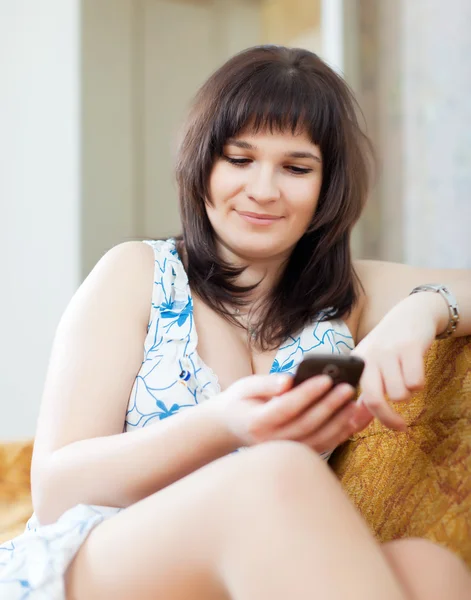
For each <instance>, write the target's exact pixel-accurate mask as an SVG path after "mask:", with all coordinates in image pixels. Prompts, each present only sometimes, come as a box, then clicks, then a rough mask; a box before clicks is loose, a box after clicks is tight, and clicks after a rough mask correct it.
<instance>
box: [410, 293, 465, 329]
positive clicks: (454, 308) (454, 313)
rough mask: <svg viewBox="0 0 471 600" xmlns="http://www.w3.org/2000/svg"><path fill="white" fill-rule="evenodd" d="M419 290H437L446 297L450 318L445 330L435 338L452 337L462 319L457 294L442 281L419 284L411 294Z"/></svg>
mask: <svg viewBox="0 0 471 600" xmlns="http://www.w3.org/2000/svg"><path fill="white" fill-rule="evenodd" d="M417 292H436V293H438V294H440V295H441V296H442V297H443V298H444V299H445V302H446V303H447V306H448V313H449V315H450V320H449V321H448V325H447V328H446V329H445V331H444V332H443V333H441V334H440V335H437V336H436V338H435V339H437V340H443V339H445V338H448V337H450V335H452V334H453V333H454V332H455V330H456V328H457V326H458V323H459V320H460V309H459V308H458V303H457V302H456V298H455V296H454V295H453V294H452V293H451V292H450V290H449V289H448V288H447V287H446V286H444V285H442V284H440V283H425V284H424V285H419V286H418V287H416V288H414V289H413V290H412V292H411V293H410V294H409V295H410V296H411V295H412V294H415V293H417Z"/></svg>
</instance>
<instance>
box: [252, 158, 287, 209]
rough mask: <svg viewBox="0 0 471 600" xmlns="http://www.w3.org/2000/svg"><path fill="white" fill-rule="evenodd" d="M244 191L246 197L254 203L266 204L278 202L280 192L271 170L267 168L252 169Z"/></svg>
mask: <svg viewBox="0 0 471 600" xmlns="http://www.w3.org/2000/svg"><path fill="white" fill-rule="evenodd" d="M245 191H246V193H247V195H248V197H249V198H250V199H251V200H254V201H255V202H259V203H268V202H274V201H275V200H278V199H279V197H280V190H279V188H278V185H277V182H276V177H275V173H274V172H273V169H272V168H270V167H269V166H265V167H261V168H259V169H253V170H252V172H251V173H250V174H249V180H248V182H247V185H246V186H245Z"/></svg>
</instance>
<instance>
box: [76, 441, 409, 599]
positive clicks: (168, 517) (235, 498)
mask: <svg viewBox="0 0 471 600" xmlns="http://www.w3.org/2000/svg"><path fill="white" fill-rule="evenodd" d="M67 589H68V592H67V597H68V598H69V599H74V600H98V599H99V600H107V599H111V598H112V599H113V600H121V599H128V598H133V599H135V600H150V599H155V598H165V599H166V600H189V599H192V598H204V599H205V600H225V599H226V600H227V599H231V600H260V599H270V600H281V599H283V600H286V598H290V599H293V600H295V599H301V598H302V599H312V600H317V599H319V598H322V599H323V600H325V599H330V600H337V599H344V598H348V599H349V600H377V599H378V598H381V600H405V599H409V598H412V597H411V596H409V595H408V594H406V592H405V591H403V588H402V585H401V584H400V583H399V580H398V578H397V577H396V575H395V573H394V571H393V569H392V568H391V567H390V565H389V562H388V560H387V559H386V558H385V555H384V553H383V552H382V551H381V547H380V546H379V545H378V544H377V543H376V542H375V541H374V539H373V537H372V536H371V534H370V532H369V530H368V528H367V526H366V525H365V524H364V522H363V521H362V519H361V517H360V516H359V515H358V514H357V512H356V510H355V509H354V508H353V506H352V505H351V503H350V502H349V500H348V498H347V497H346V496H345V494H344V493H343V491H342V490H341V487H340V484H339V482H338V481H337V479H336V477H335V476H334V474H333V473H332V472H331V470H330V469H329V467H328V466H327V465H326V464H325V463H324V462H323V461H322V460H321V459H320V458H319V457H318V456H317V455H316V454H314V453H313V452H311V451H310V450H309V449H308V448H307V447H306V446H302V445H300V444H296V443H292V442H271V443H266V444H262V445H261V446H258V447H256V448H253V449H251V450H248V451H245V452H242V453H240V454H237V455H231V456H228V457H225V458H222V459H220V460H218V461H215V462H213V463H211V464H210V465H208V466H206V467H204V468H203V469H200V470H198V471H196V472H195V473H192V474H191V475H189V476H188V477H185V478H184V479H181V480H180V481H178V482H176V483H174V484H173V485H171V486H169V487H167V488H165V489H163V490H161V491H159V492H157V493H156V494H154V495H152V496H149V497H148V498H146V499H145V500H142V501H141V502H138V503H136V504H134V505H133V506H131V507H129V508H128V509H126V510H124V511H122V512H121V513H119V514H118V515H116V516H115V517H113V518H111V519H109V520H108V521H105V522H104V523H102V524H101V525H99V526H98V527H97V528H96V529H95V530H93V531H92V533H91V534H90V536H89V537H88V539H87V541H86V542H85V544H84V545H83V546H82V548H81V549H80V551H79V553H78V555H77V557H76V559H75V560H74V561H73V563H72V565H71V567H70V569H69V573H68V577H67Z"/></svg>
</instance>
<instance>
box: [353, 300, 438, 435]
mask: <svg viewBox="0 0 471 600" xmlns="http://www.w3.org/2000/svg"><path fill="white" fill-rule="evenodd" d="M426 295H427V296H429V298H430V294H426ZM428 307H429V304H428V299H426V300H425V301H424V294H416V295H414V296H409V297H407V298H405V299H404V300H402V301H401V302H400V303H399V304H396V306H395V307H394V308H393V309H392V310H390V311H389V312H388V313H387V314H386V316H385V317H384V318H383V319H382V320H381V321H380V322H379V324H378V325H377V326H376V327H375V328H374V329H373V330H372V331H371V332H370V333H369V334H368V335H366V337H365V338H364V339H363V340H362V341H361V342H360V343H359V344H358V346H357V347H356V348H355V349H354V350H353V352H352V355H356V356H359V357H360V358H362V359H363V360H364V361H365V369H364V371H363V374H362V377H361V380H360V387H361V395H360V398H359V400H358V402H359V404H363V405H364V406H366V407H367V408H368V410H369V411H370V413H371V414H372V415H374V416H375V417H377V418H378V419H379V420H380V421H381V422H382V423H383V424H384V425H385V426H386V427H389V428H390V429H396V430H398V431H405V430H406V429H407V426H406V423H405V421H404V419H403V418H402V417H401V416H400V415H399V414H398V413H397V412H396V411H395V410H394V409H393V408H392V407H391V406H390V405H389V404H388V403H387V401H386V397H385V396H386V395H387V396H388V397H389V399H390V400H391V401H393V402H400V401H405V400H408V399H409V398H410V397H411V395H412V393H413V392H415V391H417V390H420V389H422V388H423V387H424V385H425V369H424V355H425V353H426V352H427V350H428V349H429V348H430V346H431V345H432V343H433V341H434V340H435V336H436V334H437V330H436V329H437V323H436V319H435V318H434V312H433V310H429V309H428Z"/></svg>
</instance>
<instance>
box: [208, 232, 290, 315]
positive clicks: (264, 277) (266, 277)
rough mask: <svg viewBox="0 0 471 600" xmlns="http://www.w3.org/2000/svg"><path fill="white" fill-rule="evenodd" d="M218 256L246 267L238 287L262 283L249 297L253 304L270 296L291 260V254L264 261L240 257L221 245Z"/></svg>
mask: <svg viewBox="0 0 471 600" xmlns="http://www.w3.org/2000/svg"><path fill="white" fill-rule="evenodd" d="M218 254H219V256H220V257H221V258H222V259H223V260H225V261H226V262H228V263H229V264H231V265H234V266H237V267H245V270H244V272H243V273H242V274H241V275H239V277H238V278H237V280H236V283H237V285H240V286H250V285H254V284H256V283H259V282H260V283H259V285H258V286H257V288H255V290H253V292H251V293H250V295H249V296H248V299H249V300H250V302H251V304H256V303H258V302H261V301H263V299H264V298H266V297H267V296H268V295H269V294H270V292H271V290H272V289H273V288H274V287H275V285H276V284H277V283H278V281H279V279H280V277H281V275H282V273H283V270H284V267H285V265H286V262H287V260H288V258H289V253H286V254H283V255H280V256H273V257H269V258H264V259H250V258H248V257H240V256H238V255H236V254H235V253H234V252H232V251H231V250H230V249H229V248H227V247H226V246H223V245H222V244H220V243H219V244H218Z"/></svg>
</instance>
